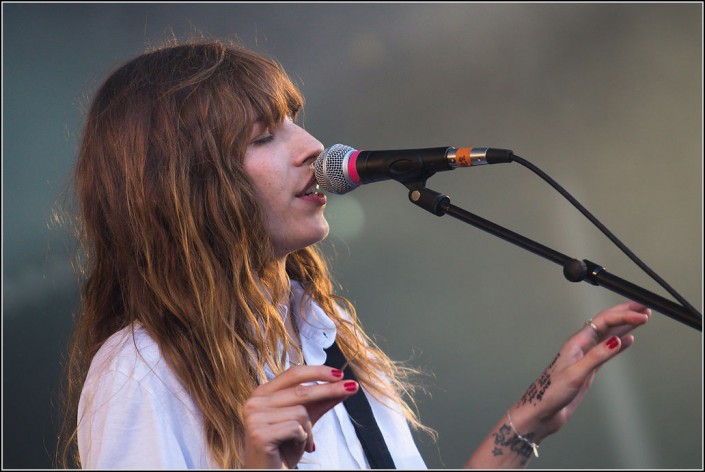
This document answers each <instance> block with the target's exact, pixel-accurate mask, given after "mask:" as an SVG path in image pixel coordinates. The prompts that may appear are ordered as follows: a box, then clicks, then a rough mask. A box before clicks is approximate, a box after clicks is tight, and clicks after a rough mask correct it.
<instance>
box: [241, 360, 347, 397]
mask: <svg viewBox="0 0 705 472" xmlns="http://www.w3.org/2000/svg"><path fill="white" fill-rule="evenodd" d="M342 378H343V372H342V371H341V370H338V369H333V368H331V367H329V366H326V365H320V366H315V365H300V366H295V367H292V368H290V369H287V370H286V371H284V372H282V373H281V374H279V375H277V376H276V377H274V378H273V379H272V380H270V381H269V382H266V383H264V384H262V385H260V386H259V387H257V388H256V389H255V391H254V392H253V395H269V394H271V393H274V392H276V391H277V390H282V389H285V388H289V387H293V386H296V385H299V384H302V383H309V382H334V381H336V380H341V379H342Z"/></svg>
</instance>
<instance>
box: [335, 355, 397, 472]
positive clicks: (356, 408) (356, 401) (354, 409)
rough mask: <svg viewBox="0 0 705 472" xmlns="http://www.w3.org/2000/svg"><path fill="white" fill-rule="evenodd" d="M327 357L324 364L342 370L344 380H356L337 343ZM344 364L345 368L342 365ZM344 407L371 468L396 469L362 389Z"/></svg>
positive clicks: (345, 402)
mask: <svg viewBox="0 0 705 472" xmlns="http://www.w3.org/2000/svg"><path fill="white" fill-rule="evenodd" d="M325 351H326V354H327V355H328V358H327V359H326V363H325V364H326V365H327V366H330V367H334V368H336V369H340V370H343V372H344V373H345V379H346V380H357V377H355V374H354V373H353V371H352V369H351V368H350V366H349V365H346V364H347V361H346V359H345V356H344V355H343V353H342V352H341V351H340V348H339V347H338V343H335V342H334V343H333V345H332V346H331V347H329V348H328V349H326V350H325ZM344 365H345V369H343V366H344ZM343 405H345V409H347V410H348V414H349V415H350V418H351V419H352V424H353V426H354V427H355V433H357V437H358V439H359V440H360V444H362V449H363V450H364V451H365V457H367V462H369V464H370V468H372V469H396V466H395V465H394V461H393V460H392V456H391V454H389V449H387V443H385V442H384V436H382V432H381V431H380V430H379V426H377V421H375V417H374V414H373V413H372V408H371V407H370V404H369V402H368V401H367V397H366V396H365V394H364V393H363V391H362V389H361V388H360V389H358V391H357V392H355V394H354V395H352V396H350V397H348V398H347V399H346V400H345V401H343Z"/></svg>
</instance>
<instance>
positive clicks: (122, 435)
mask: <svg viewBox="0 0 705 472" xmlns="http://www.w3.org/2000/svg"><path fill="white" fill-rule="evenodd" d="M291 288H292V297H291V298H292V312H293V313H295V314H296V316H297V320H296V321H297V323H298V326H299V331H300V335H301V343H302V349H303V355H304V359H305V361H306V363H307V364H308V365H322V364H323V363H324V362H325V360H326V353H325V351H324V349H325V348H327V347H330V346H331V345H332V344H333V342H334V341H335V336H336V329H335V325H334V324H333V321H332V320H331V319H330V318H329V317H328V316H327V315H326V313H325V312H324V311H323V310H322V309H321V308H320V307H319V306H318V305H316V304H315V303H310V304H308V303H303V301H304V292H303V289H302V287H301V286H300V285H299V284H298V283H296V282H292V287H291ZM303 309H306V314H305V316H301V313H303V311H302V310H303ZM285 316H286V314H285ZM267 374H268V376H269V377H270V378H271V377H272V373H271V371H269V370H267ZM365 394H366V395H367V393H366V392H365ZM367 398H368V400H369V402H370V407H371V408H372V412H373V413H374V415H375V419H376V420H377V424H378V426H379V429H380V431H381V432H382V434H383V436H384V438H385V441H386V442H387V447H388V448H389V452H390V454H391V456H392V459H393V460H394V464H395V465H396V467H397V468H399V469H420V468H426V465H425V464H424V462H423V459H422V458H421V455H420V454H419V452H418V449H417V448H416V445H415V443H414V440H413V437H412V435H411V431H410V430H409V426H408V424H407V422H406V419H405V418H404V416H403V415H402V414H401V413H400V409H399V407H398V405H394V406H393V407H388V406H385V405H384V404H382V403H380V402H379V401H377V400H375V399H374V398H373V397H372V396H371V395H367ZM313 434H314V438H315V442H316V450H315V451H314V452H312V453H304V456H303V458H302V459H301V461H300V462H299V464H298V467H299V469H361V468H369V465H368V464H367V460H366V459H365V455H364V452H363V450H362V446H361V445H360V441H359V440H358V438H357V435H356V434H355V429H354V427H353V425H352V422H351V420H350V418H349V416H348V413H347V410H346V409H345V406H344V405H343V404H342V403H339V404H338V405H336V406H335V407H334V408H333V409H332V410H330V411H328V412H327V413H326V414H324V415H323V416H322V417H321V418H320V419H319V420H318V422H316V424H315V425H314V426H313ZM78 447H79V452H80V455H81V463H82V465H83V467H84V468H91V469H107V468H111V469H184V468H197V469H206V468H214V467H217V466H216V465H215V464H212V463H210V459H209V452H208V445H207V443H206V440H205V435H204V432H203V421H202V417H201V414H200V412H199V409H198V408H197V407H196V405H195V404H194V402H193V400H192V398H191V396H190V395H189V394H188V393H187V392H186V390H185V389H184V388H183V386H182V385H181V382H180V381H179V380H178V378H177V377H176V375H174V373H173V372H172V370H171V368H169V366H168V365H167V363H166V362H165V360H164V359H163V358H162V356H161V354H160V352H159V347H158V346H157V344H156V343H155V342H154V340H153V339H152V338H151V337H150V336H149V335H148V334H147V332H146V331H145V330H144V329H143V328H142V327H141V326H139V325H136V326H135V328H134V336H133V335H132V330H131V329H130V328H129V327H128V328H125V329H123V330H121V331H119V332H117V333H115V334H114V335H112V336H111V337H110V338H108V340H107V341H106V342H105V343H104V344H103V346H102V347H101V348H100V350H99V351H98V353H97V354H96V356H95V357H94V359H93V361H92V362H91V366H90V369H89V372H88V376H87V378H86V382H85V385H84V387H83V391H82V393H81V399H80V403H79V415H78Z"/></svg>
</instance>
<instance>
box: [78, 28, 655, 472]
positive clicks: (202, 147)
mask: <svg viewBox="0 0 705 472" xmlns="http://www.w3.org/2000/svg"><path fill="white" fill-rule="evenodd" d="M302 104H303V100H302V97H301V96H300V94H299V92H298V91H297V89H296V88H295V86H294V85H293V84H292V82H291V81H290V80H289V79H288V78H287V76H286V74H285V73H284V72H283V70H282V69H281V67H280V66H279V65H278V64H276V63H275V62H273V61H271V60H268V59H265V58H263V57H261V56H259V55H257V54H254V53H252V52H250V51H248V50H245V49H243V48H240V47H237V46H225V45H223V44H221V43H219V42H208V43H193V44H185V45H173V46H170V47H165V48H162V49H158V50H155V51H152V52H148V53H146V54H144V55H142V56H139V57H137V58H136V59H134V60H132V61H130V62H128V63H127V64H125V65H124V66H122V67H120V68H119V69H118V70H117V71H116V72H115V73H113V74H112V75H111V76H110V77H109V78H108V79H107V81H106V82H105V83H104V84H103V85H102V87H101V88H100V89H99V90H98V92H97V94H96V96H95V98H94V101H93V103H92V106H91V108H90V110H89V113H88V117H87V121H86V125H85V130H84V134H83V138H82V142H81V146H80V150H79V154H78V160H77V163H76V168H75V175H74V178H75V188H76V196H77V202H78V205H79V209H80V212H79V221H80V230H81V236H82V240H83V242H84V247H85V249H86V251H85V255H84V259H83V262H84V275H85V281H84V284H83V289H82V304H81V310H80V314H79V318H78V320H77V324H76V330H75V335H74V340H73V347H72V351H71V357H70V365H69V368H70V377H69V391H68V397H69V400H71V399H73V401H74V406H75V408H73V409H70V410H69V412H70V414H69V416H68V422H69V423H68V424H67V427H68V428H69V430H72V431H73V434H70V435H67V437H68V446H67V448H66V449H65V451H71V450H73V451H74V452H78V456H77V457H75V459H76V460H77V461H79V463H80V464H81V465H82V466H84V467H89V468H132V467H135V468H143V469H145V468H146V469H150V468H187V467H188V468H209V467H214V468H215V467H221V468H237V467H243V468H281V467H298V468H328V469H332V468H345V469H348V468H365V467H368V466H369V465H370V463H371V462H370V458H369V457H368V456H367V455H366V453H367V452H366V449H364V450H363V447H361V442H360V440H358V437H357V435H356V430H355V425H353V422H352V421H351V420H350V418H349V416H348V413H347V411H346V406H345V404H344V403H343V401H345V400H346V399H348V398H352V397H355V398H360V396H362V397H363V398H364V399H367V400H368V402H369V406H370V408H371V412H372V414H373V415H374V419H375V421H376V423H377V424H378V427H379V430H380V431H381V433H382V435H383V437H384V442H385V443H386V446H387V447H388V450H389V454H390V456H391V459H392V460H393V463H394V465H395V466H396V467H398V468H419V467H424V463H423V460H422V458H421V457H420V455H419V453H418V450H417V449H416V446H415V445H414V443H413V439H412V436H411V433H410V431H409V425H411V426H412V427H417V428H424V427H423V426H422V425H421V424H420V423H419V422H418V420H417V418H416V416H415V415H414V412H413V410H412V408H410V407H409V405H408V404H407V402H406V399H407V394H408V393H410V392H411V390H412V389H411V388H410V385H409V384H408V383H407V374H409V372H410V371H409V370H408V369H406V368H404V367H402V366H400V365H397V364H395V363H394V362H392V361H391V360H390V359H389V358H388V357H387V356H386V355H385V354H384V353H383V352H381V351H380V350H379V349H378V348H377V347H376V346H375V344H374V343H373V342H372V341H371V340H370V339H369V338H368V337H367V336H366V335H365V333H364V332H363V330H362V329H361V327H360V324H359V323H358V321H357V318H356V316H355V311H354V309H353V307H352V306H351V305H350V304H349V303H348V302H347V301H346V300H345V299H343V298H341V297H339V296H336V295H335V294H334V293H333V289H332V284H331V281H330V277H329V274H328V271H327V268H326V264H325V261H324V260H323V258H322V257H321V255H320V253H319V252H318V250H317V249H316V243H317V242H319V241H321V240H322V239H324V238H325V237H326V235H327V234H328V224H327V222H326V219H325V217H324V214H323V210H324V207H325V203H326V197H325V195H323V194H322V193H321V192H320V191H319V190H318V189H317V186H316V184H315V180H314V177H313V171H312V169H311V163H312V162H313V160H314V159H315V158H316V157H317V156H318V154H319V153H320V152H321V151H322V150H323V146H322V144H321V143H320V142H318V141H317V140H316V139H315V138H313V137H312V136H311V135H310V134H308V133H307V132H306V131H305V130H304V129H302V128H301V127H300V126H299V125H297V124H296V121H295V119H296V115H297V112H298V111H299V109H300V108H301V107H302ZM649 315H650V313H649V310H648V309H646V308H645V307H643V306H641V305H639V304H636V303H625V304H622V305H619V306H617V307H614V308H612V309H609V310H606V311H604V312H602V313H601V314H599V315H598V316H597V317H595V318H594V320H591V321H590V322H589V324H586V326H584V327H583V328H582V329H581V330H580V331H579V332H577V333H576V334H575V335H574V336H573V337H571V338H570V339H569V340H568V341H567V342H566V343H565V344H564V345H563V346H562V347H561V350H560V352H559V354H558V355H557V356H556V359H555V360H554V361H553V363H552V364H551V365H550V366H549V367H548V368H547V369H546V370H545V371H544V373H543V374H542V375H541V376H540V377H539V378H538V379H537V381H536V383H535V384H534V385H532V386H531V387H530V388H529V390H527V392H526V393H525V394H524V396H523V397H522V398H521V399H520V400H519V402H517V404H515V405H513V406H512V407H511V408H510V409H509V410H508V411H507V414H506V415H505V416H503V418H502V419H501V420H500V421H499V422H498V424H497V426H496V427H495V428H494V430H493V431H492V432H490V434H489V435H488V436H487V439H486V440H485V441H484V442H483V443H482V444H481V445H480V446H479V448H478V449H477V450H476V451H475V453H473V454H472V456H471V457H470V459H469V461H468V463H467V466H468V467H483V468H486V467H501V468H512V467H518V466H523V465H525V464H526V463H527V462H528V459H529V457H530V454H532V453H534V452H536V454H537V448H538V444H539V443H540V442H541V440H542V439H543V438H544V437H546V436H547V435H549V434H552V433H554V432H556V431H558V429H560V427H561V426H562V425H563V424H564V423H565V422H566V421H567V419H568V417H569V416H570V414H571V413H572V412H573V411H574V409H575V408H576V407H577V405H578V404H579V403H580V401H581V399H582V397H583V396H584V394H585V393H586V391H587V389H588V387H589V385H590V383H591V381H592V378H593V376H594V374H595V372H596V370H597V369H598V367H599V366H600V365H601V364H602V363H604V362H605V361H607V360H609V359H610V358H612V357H614V355H616V354H617V353H618V352H620V351H623V350H624V349H626V348H627V347H629V345H631V343H632V342H633V337H632V336H631V335H629V334H628V333H629V331H631V330H632V329H633V328H635V327H636V326H638V325H641V324H643V323H645V322H646V321H647V320H648V318H649ZM332 346H338V347H339V349H340V351H341V352H342V354H343V355H344V356H345V358H346V359H347V361H348V362H349V364H350V367H351V368H352V371H350V370H345V371H344V372H343V369H342V366H336V368H331V367H329V366H326V365H324V362H326V359H327V353H328V352H329V351H327V350H328V349H329V348H331V347H332ZM338 367H339V368H338ZM353 373H354V374H353ZM351 375H354V376H355V377H354V379H353V378H352V377H351ZM361 389H362V390H361ZM363 391H364V393H362V392H363ZM76 403H78V404H77V405H76ZM74 421H76V422H77V423H73V422H74ZM71 423H73V424H71ZM76 424H77V426H76ZM363 439H364V438H363ZM363 443H364V440H363ZM73 446H77V448H73ZM72 448H73V449H72ZM76 450H77V451H76ZM67 453H68V452H67Z"/></svg>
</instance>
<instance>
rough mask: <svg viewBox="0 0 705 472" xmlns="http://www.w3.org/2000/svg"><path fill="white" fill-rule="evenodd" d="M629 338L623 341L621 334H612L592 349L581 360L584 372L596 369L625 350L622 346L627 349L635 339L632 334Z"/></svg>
mask: <svg viewBox="0 0 705 472" xmlns="http://www.w3.org/2000/svg"><path fill="white" fill-rule="evenodd" d="M628 338H629V339H625V341H626V342H623V341H622V339H620V338H619V336H612V337H611V338H609V339H607V340H606V341H604V342H602V343H600V344H598V345H597V346H595V347H593V348H592V349H590V352H589V353H588V355H587V356H585V358H583V360H582V362H581V364H582V368H583V369H584V371H585V372H584V374H585V375H587V374H588V373H589V372H594V371H596V370H597V369H598V368H599V367H600V366H601V365H602V364H604V363H605V362H607V361H609V360H610V359H612V358H613V357H615V356H616V355H617V354H619V353H620V352H621V351H622V350H623V349H622V348H624V349H626V348H627V347H628V346H629V345H630V344H631V342H632V341H633V338H632V337H631V336H630V337H628Z"/></svg>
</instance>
